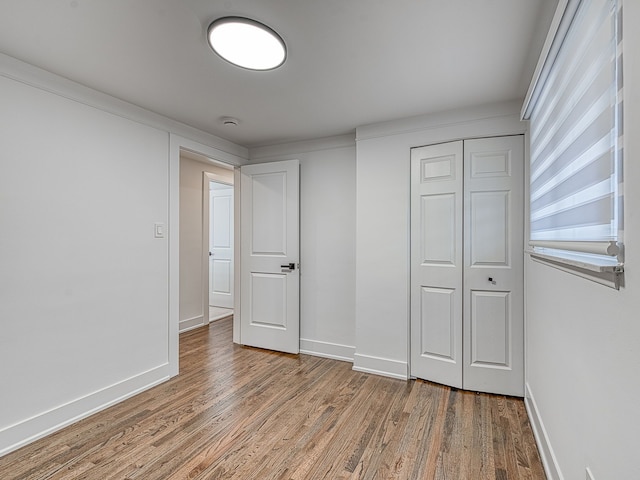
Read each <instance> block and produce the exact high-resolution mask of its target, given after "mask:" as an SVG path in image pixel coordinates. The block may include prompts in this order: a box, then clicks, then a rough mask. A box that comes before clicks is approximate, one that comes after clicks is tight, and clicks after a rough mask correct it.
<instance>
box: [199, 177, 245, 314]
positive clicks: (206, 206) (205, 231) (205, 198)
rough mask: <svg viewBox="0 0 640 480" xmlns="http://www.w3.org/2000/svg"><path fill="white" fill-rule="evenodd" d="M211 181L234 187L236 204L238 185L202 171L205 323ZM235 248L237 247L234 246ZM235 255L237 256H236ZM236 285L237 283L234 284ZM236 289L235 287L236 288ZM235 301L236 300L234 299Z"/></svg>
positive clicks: (207, 292)
mask: <svg viewBox="0 0 640 480" xmlns="http://www.w3.org/2000/svg"><path fill="white" fill-rule="evenodd" d="M234 180H235V179H234ZM209 182H216V183H221V184H223V185H229V186H230V187H232V188H233V194H234V206H235V195H236V185H235V184H233V183H229V182H228V181H227V179H225V178H223V177H222V176H220V175H217V174H215V173H210V172H202V262H203V268H202V289H203V292H202V302H203V306H202V312H203V315H204V322H203V323H204V324H205V325H206V324H208V323H209V308H210V305H209V277H210V275H209V273H210V272H209V268H210V266H209V244H210V243H209V242H210V239H209V227H210V222H211V212H210V211H209V210H210V208H209V204H210V201H209ZM235 215H236V214H235V209H234V219H233V220H234V223H233V233H234V240H233V241H234V247H235V236H236V235H237V234H238V235H239V232H238V231H236V228H237V226H236V224H235V220H236V217H235ZM234 250H235V248H234ZM234 257H235V256H234ZM233 265H234V267H233V268H234V270H233V273H234V283H235V275H236V273H237V272H236V270H235V258H234V262H233ZM234 287H235V284H234ZM234 290H235V288H234ZM234 303H235V300H234Z"/></svg>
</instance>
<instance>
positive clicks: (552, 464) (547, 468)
mask: <svg viewBox="0 0 640 480" xmlns="http://www.w3.org/2000/svg"><path fill="white" fill-rule="evenodd" d="M524 390H525V391H524V405H525V407H526V409H527V415H528V416H529V423H531V429H532V430H533V436H534V437H535V439H536V443H537V444H538V451H539V452H540V459H541V460H542V466H543V467H544V473H545V474H546V475H547V479H548V480H564V477H563V476H562V472H561V471H560V466H559V465H558V461H557V460H556V456H555V454H554V453H553V448H552V447H551V442H550V441H549V436H548V435H547V431H546V429H545V428H544V423H543V422H542V417H540V412H539V411H538V406H537V405H536V401H535V399H534V398H533V394H532V393H531V388H530V387H529V384H528V383H525V386H524Z"/></svg>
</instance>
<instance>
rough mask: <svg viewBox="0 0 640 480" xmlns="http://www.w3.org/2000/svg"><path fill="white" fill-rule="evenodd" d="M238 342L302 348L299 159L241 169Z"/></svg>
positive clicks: (284, 349) (293, 349) (281, 348)
mask: <svg viewBox="0 0 640 480" xmlns="http://www.w3.org/2000/svg"><path fill="white" fill-rule="evenodd" d="M240 172H241V184H240V192H241V193H240V195H241V207H240V210H241V212H240V218H241V224H242V228H241V237H242V238H241V240H240V243H241V257H240V271H241V277H240V283H241V287H240V290H241V291H240V302H241V307H240V342H241V343H242V344H243V345H251V346H254V347H260V348H267V349H270V350H278V351H282V352H288V353H298V352H299V349H300V264H299V262H300V258H299V251H300V245H299V242H300V233H299V223H300V221H299V188H300V186H299V182H300V173H299V172H300V166H299V162H298V161H297V160H287V161H282V162H272V163H263V164H257V165H246V166H243V167H241V169H240Z"/></svg>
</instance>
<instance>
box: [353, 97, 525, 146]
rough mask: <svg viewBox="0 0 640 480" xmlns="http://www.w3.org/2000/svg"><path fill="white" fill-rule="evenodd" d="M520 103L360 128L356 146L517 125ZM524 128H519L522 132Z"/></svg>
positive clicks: (494, 105)
mask: <svg viewBox="0 0 640 480" xmlns="http://www.w3.org/2000/svg"><path fill="white" fill-rule="evenodd" d="M521 105H522V101H521V100H513V101H509V102H501V103H495V104H488V105H482V106H478V107H472V108H462V109H456V110H450V111H446V112H436V113H432V114H426V115H420V116H417V117H410V118H405V119H400V120H392V121H390V122H381V123H375V124H371V125H363V126H362V127H358V128H357V129H356V142H360V141H363V140H370V139H374V138H382V137H389V136H394V135H406V134H412V133H418V132H423V131H427V130H434V129H441V128H445V127H454V126H461V125H469V124H473V123H477V122H482V121H486V120H496V119H512V118H513V119H516V120H517V121H520V113H519V112H520V107H521ZM525 129H526V127H525V126H524V124H523V128H522V132H523V133H524V131H525Z"/></svg>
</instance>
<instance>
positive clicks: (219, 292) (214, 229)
mask: <svg viewBox="0 0 640 480" xmlns="http://www.w3.org/2000/svg"><path fill="white" fill-rule="evenodd" d="M209 215H210V220H209V305H211V306H215V307H224V308H233V294H234V292H233V186H232V185H225V184H222V183H218V182H210V190H209Z"/></svg>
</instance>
